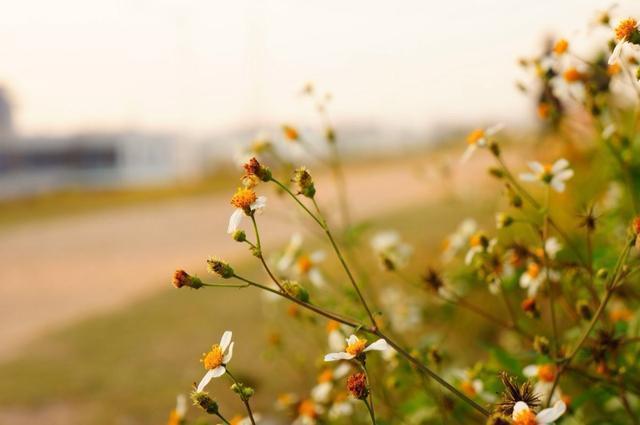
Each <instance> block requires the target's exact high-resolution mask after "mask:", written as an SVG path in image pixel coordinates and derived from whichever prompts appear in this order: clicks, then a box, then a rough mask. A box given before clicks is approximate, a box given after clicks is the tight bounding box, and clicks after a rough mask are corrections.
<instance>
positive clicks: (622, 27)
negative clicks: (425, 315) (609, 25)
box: [616, 18, 638, 41]
mask: <svg viewBox="0 0 640 425" xmlns="http://www.w3.org/2000/svg"><path fill="white" fill-rule="evenodd" d="M637 26H638V22H637V21H636V20H635V19H633V18H627V19H624V20H622V21H620V23H619V24H618V26H617V27H616V38H617V39H618V40H620V41H622V40H627V39H628V38H629V37H631V34H633V32H634V31H635V30H636V27H637Z"/></svg>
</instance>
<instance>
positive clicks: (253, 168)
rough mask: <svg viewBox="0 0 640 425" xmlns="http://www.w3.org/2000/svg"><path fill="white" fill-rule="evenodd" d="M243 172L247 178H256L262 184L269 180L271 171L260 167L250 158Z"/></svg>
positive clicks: (255, 160) (256, 161)
mask: <svg viewBox="0 0 640 425" xmlns="http://www.w3.org/2000/svg"><path fill="white" fill-rule="evenodd" d="M244 171H245V173H246V175H247V176H256V177H257V178H259V179H260V180H262V181H263V182H268V181H269V180H271V170H269V169H268V168H267V167H264V166H262V165H261V164H260V163H259V162H258V160H257V159H255V158H251V159H250V160H249V162H247V163H246V164H244Z"/></svg>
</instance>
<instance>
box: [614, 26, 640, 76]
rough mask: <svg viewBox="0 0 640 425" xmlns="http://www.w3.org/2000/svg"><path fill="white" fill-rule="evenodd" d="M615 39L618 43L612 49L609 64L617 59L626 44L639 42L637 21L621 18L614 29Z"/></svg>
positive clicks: (639, 35)
mask: <svg viewBox="0 0 640 425" xmlns="http://www.w3.org/2000/svg"><path fill="white" fill-rule="evenodd" d="M615 34H616V40H618V43H617V44H616V47H615V48H614V49H613V53H611V56H610V57H609V65H611V64H613V63H615V62H616V61H618V59H619V58H620V56H621V55H622V49H623V47H624V46H625V45H627V44H632V45H633V44H640V31H638V22H637V21H636V20H635V19H633V18H627V19H623V20H622V21H620V22H619V23H618V26H616V29H615Z"/></svg>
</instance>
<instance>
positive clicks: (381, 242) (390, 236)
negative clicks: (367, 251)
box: [371, 230, 400, 251]
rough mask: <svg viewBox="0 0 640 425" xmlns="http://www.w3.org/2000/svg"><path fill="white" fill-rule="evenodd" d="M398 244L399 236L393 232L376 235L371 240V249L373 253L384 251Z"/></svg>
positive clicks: (388, 231)
mask: <svg viewBox="0 0 640 425" xmlns="http://www.w3.org/2000/svg"><path fill="white" fill-rule="evenodd" d="M399 242H400V235H399V234H398V232H395V231H393V230H387V231H384V232H380V233H377V234H376V235H375V236H374V237H373V238H371V247H372V248H373V249H374V251H385V250H387V249H389V248H391V247H393V246H394V245H396V244H398V243H399Z"/></svg>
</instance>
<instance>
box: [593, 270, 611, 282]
mask: <svg viewBox="0 0 640 425" xmlns="http://www.w3.org/2000/svg"><path fill="white" fill-rule="evenodd" d="M607 276H609V271H608V270H607V269H599V270H598V271H597V272H596V277H597V278H598V279H602V280H604V279H606V278H607Z"/></svg>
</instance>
